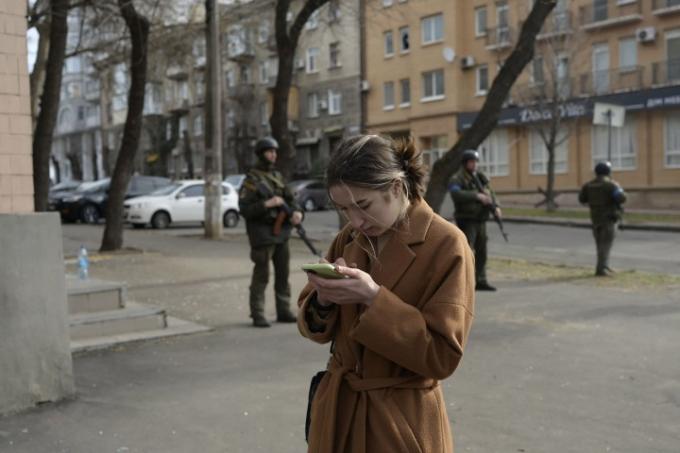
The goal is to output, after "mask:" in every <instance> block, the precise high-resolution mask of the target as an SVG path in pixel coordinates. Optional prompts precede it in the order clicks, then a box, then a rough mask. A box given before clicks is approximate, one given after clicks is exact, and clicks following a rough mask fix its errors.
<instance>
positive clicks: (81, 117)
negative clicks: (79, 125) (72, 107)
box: [78, 105, 85, 121]
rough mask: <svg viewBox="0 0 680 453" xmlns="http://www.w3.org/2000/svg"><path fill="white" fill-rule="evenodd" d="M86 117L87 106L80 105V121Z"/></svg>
mask: <svg viewBox="0 0 680 453" xmlns="http://www.w3.org/2000/svg"><path fill="white" fill-rule="evenodd" d="M84 119H85V107H83V106H82V105H81V106H78V121H82V120H84Z"/></svg>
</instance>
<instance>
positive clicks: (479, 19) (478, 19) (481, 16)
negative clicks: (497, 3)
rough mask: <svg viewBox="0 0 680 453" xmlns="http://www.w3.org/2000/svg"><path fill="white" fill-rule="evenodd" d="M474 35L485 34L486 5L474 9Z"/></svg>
mask: <svg viewBox="0 0 680 453" xmlns="http://www.w3.org/2000/svg"><path fill="white" fill-rule="evenodd" d="M475 36H486V6H482V7H481V8H477V9H475Z"/></svg>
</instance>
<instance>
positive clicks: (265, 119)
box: [260, 101, 269, 126]
mask: <svg viewBox="0 0 680 453" xmlns="http://www.w3.org/2000/svg"><path fill="white" fill-rule="evenodd" d="M260 124H261V125H262V126H266V125H267V124H269V112H267V102H266V101H264V102H260Z"/></svg>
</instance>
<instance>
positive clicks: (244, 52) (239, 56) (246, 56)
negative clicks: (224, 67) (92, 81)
mask: <svg viewBox="0 0 680 453" xmlns="http://www.w3.org/2000/svg"><path fill="white" fill-rule="evenodd" d="M227 58H229V59H230V60H233V61H239V62H243V61H249V60H252V59H253V58H255V49H253V46H251V45H249V44H244V43H243V42H239V41H234V42H229V44H228V45H227Z"/></svg>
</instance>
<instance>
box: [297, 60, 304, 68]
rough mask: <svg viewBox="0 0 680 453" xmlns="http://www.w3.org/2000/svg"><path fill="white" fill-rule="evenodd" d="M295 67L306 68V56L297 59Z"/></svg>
mask: <svg viewBox="0 0 680 453" xmlns="http://www.w3.org/2000/svg"><path fill="white" fill-rule="evenodd" d="M295 67H296V68H298V69H305V59H304V58H298V59H297V60H296V61H295Z"/></svg>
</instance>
